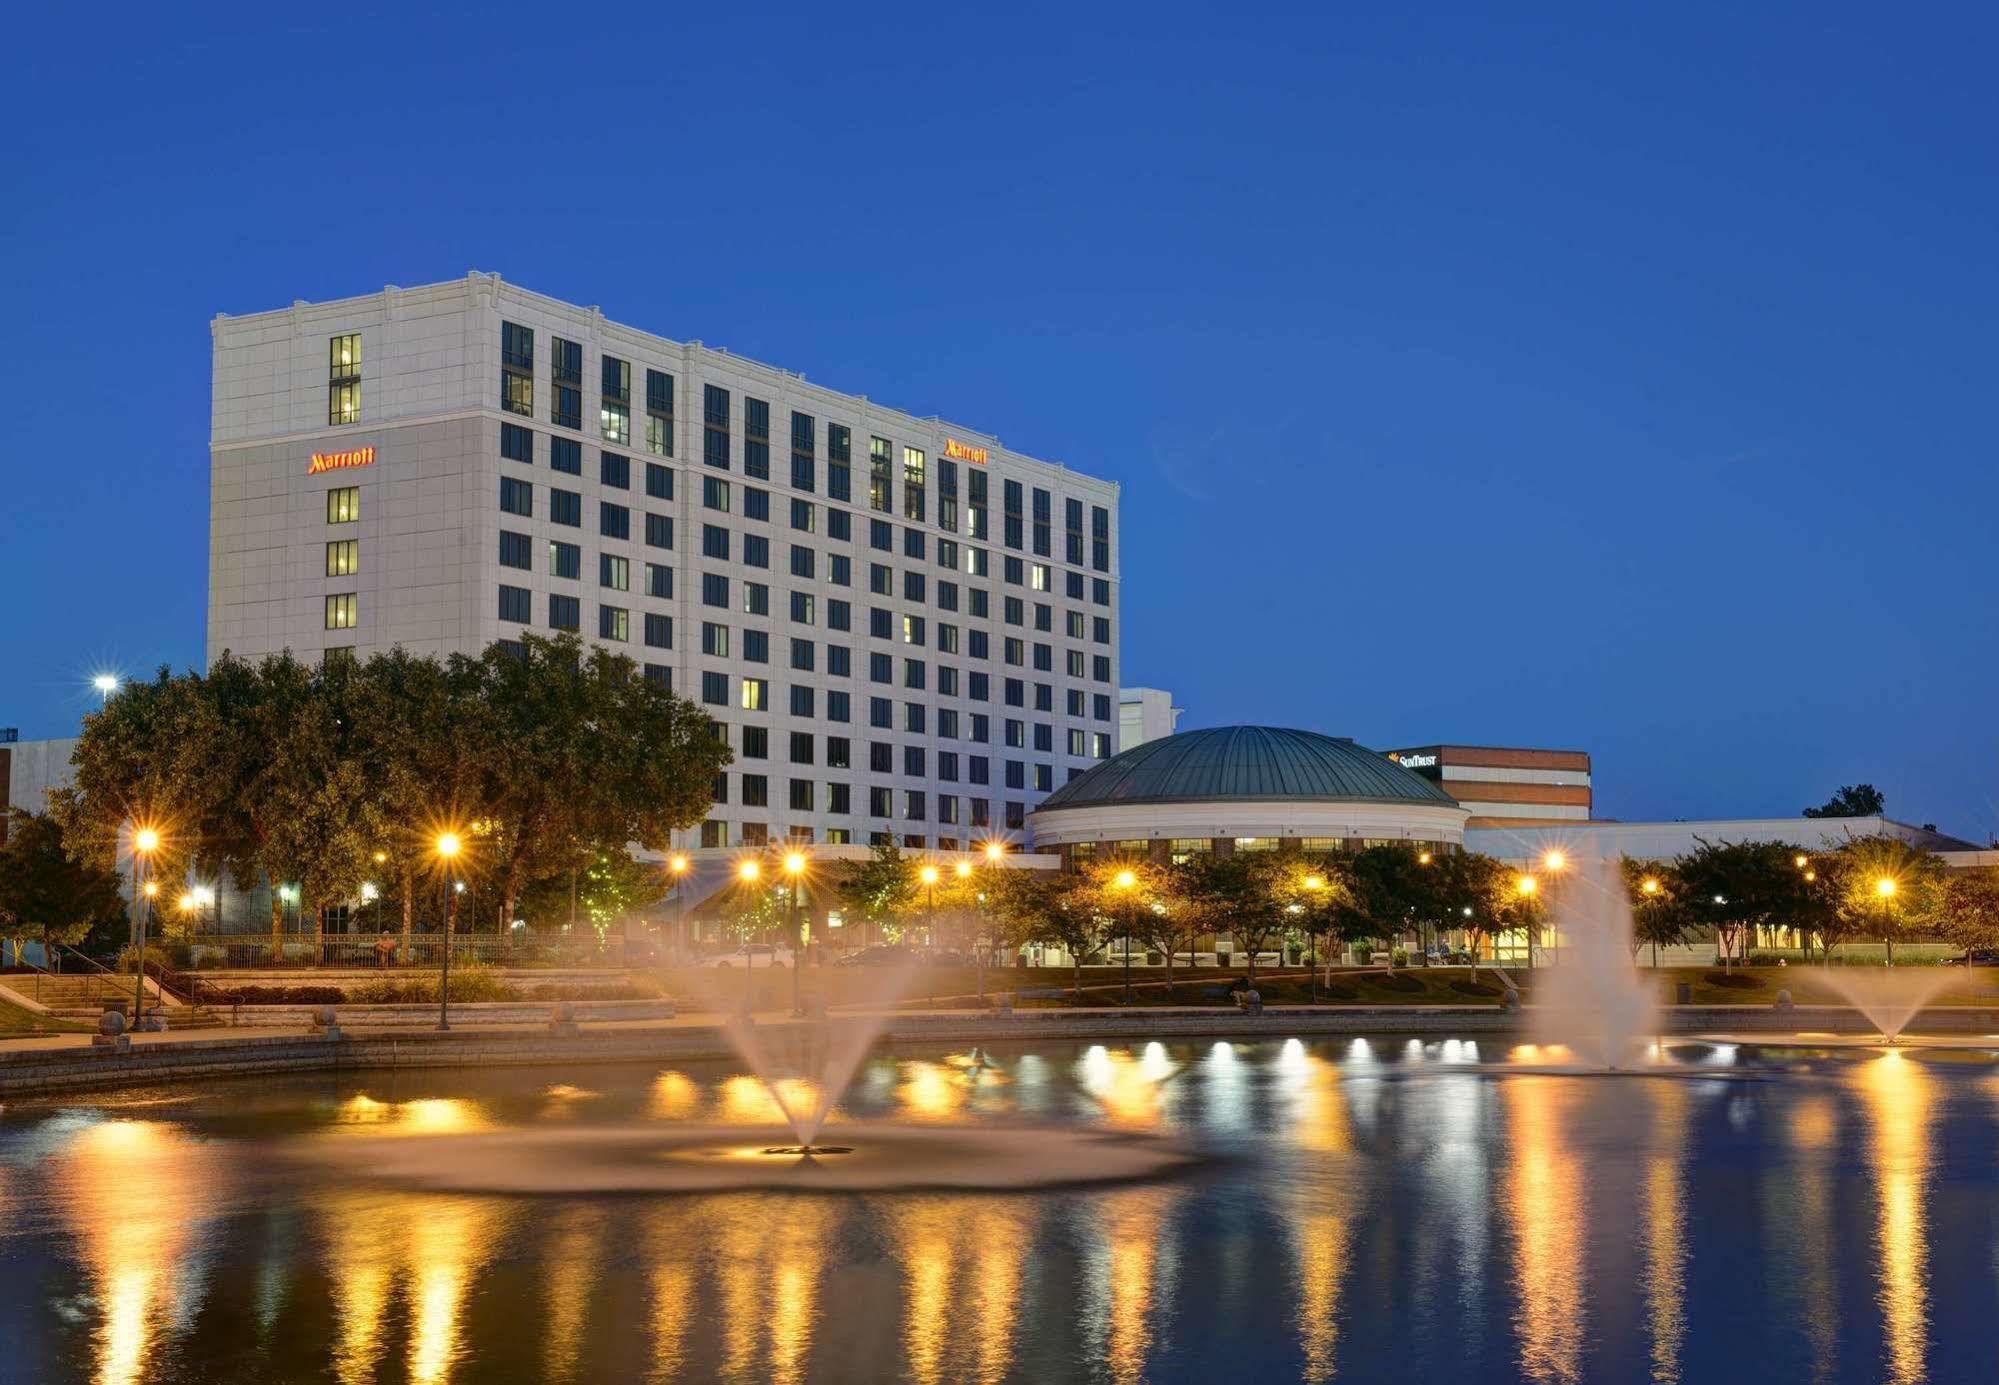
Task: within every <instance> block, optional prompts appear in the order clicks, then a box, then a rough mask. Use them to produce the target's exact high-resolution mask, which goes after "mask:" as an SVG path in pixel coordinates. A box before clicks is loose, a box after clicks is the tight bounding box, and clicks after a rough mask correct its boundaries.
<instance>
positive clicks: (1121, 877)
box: [1111, 870, 1138, 890]
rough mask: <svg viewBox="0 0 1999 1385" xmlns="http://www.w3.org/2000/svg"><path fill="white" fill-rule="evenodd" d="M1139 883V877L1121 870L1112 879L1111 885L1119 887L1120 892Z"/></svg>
mask: <svg viewBox="0 0 1999 1385" xmlns="http://www.w3.org/2000/svg"><path fill="white" fill-rule="evenodd" d="M1137 883H1138V877H1137V876H1136V875H1133V874H1132V873H1131V872H1130V871H1128V870H1121V871H1119V872H1118V873H1117V874H1116V875H1114V876H1112V877H1111V884H1113V885H1115V886H1117V888H1119V889H1120V890H1128V889H1130V888H1131V887H1132V886H1133V885H1136V884H1137Z"/></svg>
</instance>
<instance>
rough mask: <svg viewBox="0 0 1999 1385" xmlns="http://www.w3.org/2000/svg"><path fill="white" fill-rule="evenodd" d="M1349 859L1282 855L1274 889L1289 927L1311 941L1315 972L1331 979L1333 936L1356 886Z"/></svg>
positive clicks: (1344, 915)
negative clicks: (1331, 945)
mask: <svg viewBox="0 0 1999 1385" xmlns="http://www.w3.org/2000/svg"><path fill="white" fill-rule="evenodd" d="M1351 880H1352V874H1351V869H1350V865H1349V862H1348V861H1347V860H1345V859H1342V858H1339V857H1323V858H1321V857H1312V856H1303V855H1291V854H1289V853H1287V854H1286V855H1285V856H1284V857H1282V858H1281V862H1280V866H1279V868H1278V869H1276V870H1275V871H1274V872H1273V874H1272V879H1271V882H1270V883H1271V888H1272V891H1273V892H1274V894H1275V896H1276V902H1277V906H1278V907H1279V908H1280V909H1282V910H1283V911H1284V917H1285V919H1286V921H1287V927H1288V928H1289V929H1290V930H1291V931H1293V932H1296V933H1297V934H1299V935H1300V936H1302V937H1303V938H1305V939H1307V940H1309V941H1310V943H1311V945H1312V951H1313V957H1312V965H1313V968H1314V970H1315V972H1316V971H1319V970H1323V971H1324V973H1325V976H1326V981H1327V984H1329V985H1330V984H1331V982H1332V957H1331V952H1332V949H1331V947H1330V946H1327V945H1326V944H1329V943H1330V941H1331V939H1332V938H1333V937H1335V936H1337V935H1338V934H1339V933H1340V931H1341V925H1342V921H1343V920H1344V919H1346V918H1347V917H1348V916H1349V914H1350V913H1351V911H1352V906H1353V899H1354V896H1353V888H1352V884H1351Z"/></svg>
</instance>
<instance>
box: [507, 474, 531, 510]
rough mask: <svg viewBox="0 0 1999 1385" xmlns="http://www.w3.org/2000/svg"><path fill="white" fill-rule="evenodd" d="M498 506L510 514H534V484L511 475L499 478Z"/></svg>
mask: <svg viewBox="0 0 1999 1385" xmlns="http://www.w3.org/2000/svg"><path fill="white" fill-rule="evenodd" d="M500 508H501V509H502V510H503V511H505V512H506V513H507V514H510V515H523V516H526V517H528V518H532V517H533V516H534V486H533V485H532V484H530V483H529V482H526V481H522V480H519V479H517V478H515V477H512V476H502V477H501V478H500Z"/></svg>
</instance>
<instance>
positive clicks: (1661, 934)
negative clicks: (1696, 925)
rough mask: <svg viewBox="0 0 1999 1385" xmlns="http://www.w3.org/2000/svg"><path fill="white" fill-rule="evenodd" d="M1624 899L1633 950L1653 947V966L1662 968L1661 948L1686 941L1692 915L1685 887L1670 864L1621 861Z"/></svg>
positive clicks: (1633, 860) (1663, 862)
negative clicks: (1660, 964)
mask: <svg viewBox="0 0 1999 1385" xmlns="http://www.w3.org/2000/svg"><path fill="white" fill-rule="evenodd" d="M1619 867H1620V869H1621V870H1622V872H1623V875H1624V889H1625V897H1626V898H1627V899H1628V900H1629V901H1630V904H1631V950H1632V952H1633V953H1634V954H1636V953H1637V951H1638V949H1639V948H1641V947H1644V946H1646V945H1647V944H1650V945H1651V948H1652V965H1653V966H1655V967H1656V966H1658V965H1659V949H1660V948H1661V947H1677V946H1678V945H1679V944H1681V943H1683V942H1685V941H1686V938H1687V930H1688V929H1689V928H1691V927H1692V926H1693V916H1692V914H1691V913H1690V912H1689V911H1688V909H1687V902H1686V892H1685V887H1684V885H1683V884H1682V882H1681V880H1680V876H1679V873H1678V872H1677V871H1676V870H1674V869H1673V865H1672V863H1671V862H1670V861H1644V860H1636V859H1634V858H1632V857H1630V856H1625V857H1621V858H1619Z"/></svg>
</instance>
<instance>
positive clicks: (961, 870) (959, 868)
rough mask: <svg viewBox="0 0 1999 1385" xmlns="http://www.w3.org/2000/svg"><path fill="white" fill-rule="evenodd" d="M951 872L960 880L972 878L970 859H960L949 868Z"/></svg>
mask: <svg viewBox="0 0 1999 1385" xmlns="http://www.w3.org/2000/svg"><path fill="white" fill-rule="evenodd" d="M951 873H952V874H953V875H955V876H957V877H958V878H959V879H960V880H969V879H971V878H972V863H971V862H970V861H960V862H958V864H957V865H955V866H953V867H952V868H951Z"/></svg>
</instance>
